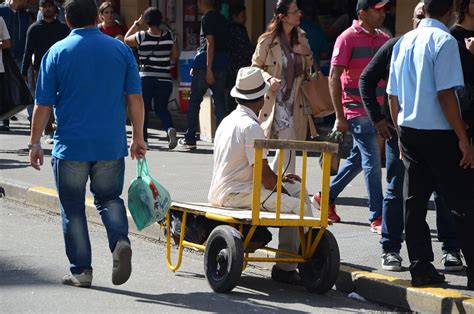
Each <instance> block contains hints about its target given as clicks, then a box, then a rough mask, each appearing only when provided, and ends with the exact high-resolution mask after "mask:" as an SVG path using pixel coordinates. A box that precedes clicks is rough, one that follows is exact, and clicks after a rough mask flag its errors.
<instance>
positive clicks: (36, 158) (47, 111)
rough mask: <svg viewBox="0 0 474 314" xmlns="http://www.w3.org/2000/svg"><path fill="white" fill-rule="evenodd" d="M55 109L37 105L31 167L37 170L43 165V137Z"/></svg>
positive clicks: (32, 138) (32, 128)
mask: <svg viewBox="0 0 474 314" xmlns="http://www.w3.org/2000/svg"><path fill="white" fill-rule="evenodd" d="M52 110H53V108H52V107H51V106H38V105H35V107H34V110H33V119H32V122H31V133H30V142H29V144H30V147H31V148H30V152H29V156H30V165H31V166H32V167H33V168H35V169H36V170H40V167H41V166H42V165H43V149H42V148H41V144H40V141H41V135H42V134H43V131H44V128H45V127H46V124H47V123H48V120H49V117H50V116H51V112H52Z"/></svg>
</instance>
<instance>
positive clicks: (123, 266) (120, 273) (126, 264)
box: [112, 246, 132, 286]
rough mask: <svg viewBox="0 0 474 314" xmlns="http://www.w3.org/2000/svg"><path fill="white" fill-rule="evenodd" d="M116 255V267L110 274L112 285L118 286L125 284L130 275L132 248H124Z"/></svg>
mask: <svg viewBox="0 0 474 314" xmlns="http://www.w3.org/2000/svg"><path fill="white" fill-rule="evenodd" d="M117 255H118V266H117V268H116V269H114V271H113V272H112V283H113V284H114V285H117V286H118V285H121V284H124V283H125V282H127V280H128V279H129V278H130V275H131V274H132V248H131V247H129V246H125V247H123V248H121V249H120V251H119V252H118V253H117Z"/></svg>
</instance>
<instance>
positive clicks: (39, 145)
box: [28, 143, 43, 149]
mask: <svg viewBox="0 0 474 314" xmlns="http://www.w3.org/2000/svg"><path fill="white" fill-rule="evenodd" d="M34 147H36V148H39V149H43V148H42V147H41V144H40V143H34V144H31V143H28V149H32V148H34Z"/></svg>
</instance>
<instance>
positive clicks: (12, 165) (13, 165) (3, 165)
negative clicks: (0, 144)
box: [0, 159, 30, 170]
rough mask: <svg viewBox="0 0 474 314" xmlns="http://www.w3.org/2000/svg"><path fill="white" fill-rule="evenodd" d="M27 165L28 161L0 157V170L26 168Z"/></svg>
mask: <svg viewBox="0 0 474 314" xmlns="http://www.w3.org/2000/svg"><path fill="white" fill-rule="evenodd" d="M29 166H30V163H29V162H25V161H18V160H14V159H0V170H4V169H18V168H26V167H29Z"/></svg>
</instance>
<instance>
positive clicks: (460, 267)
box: [444, 265, 464, 271]
mask: <svg viewBox="0 0 474 314" xmlns="http://www.w3.org/2000/svg"><path fill="white" fill-rule="evenodd" d="M444 270H445V271H461V270H464V266H463V265H460V266H444Z"/></svg>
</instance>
